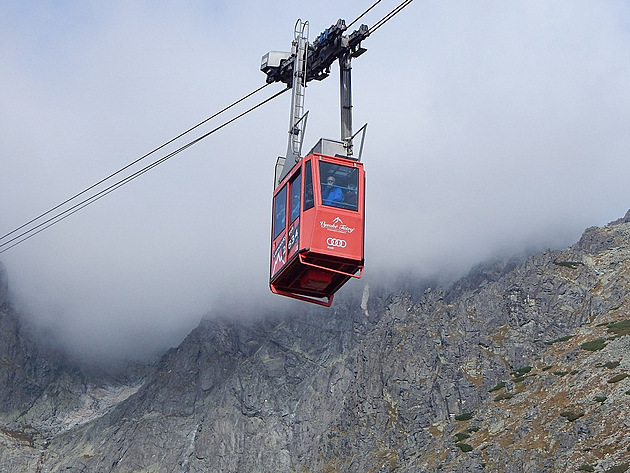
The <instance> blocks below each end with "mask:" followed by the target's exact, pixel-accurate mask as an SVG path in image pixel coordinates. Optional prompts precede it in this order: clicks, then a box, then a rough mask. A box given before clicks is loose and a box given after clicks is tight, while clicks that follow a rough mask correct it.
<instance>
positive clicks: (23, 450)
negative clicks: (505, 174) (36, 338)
mask: <svg viewBox="0 0 630 473" xmlns="http://www.w3.org/2000/svg"><path fill="white" fill-rule="evenodd" d="M629 284H630V213H629V214H628V215H626V217H625V218H623V219H620V220H618V221H616V222H613V223H611V224H609V225H608V226H606V227H603V228H590V229H588V230H587V231H586V232H585V233H584V235H583V236H582V238H581V240H580V241H579V242H578V243H577V244H576V245H574V246H572V247H570V248H568V249H567V250H564V251H547V252H544V253H542V254H538V255H536V256H533V257H530V258H528V259H526V260H524V261H516V260H514V261H501V262H496V263H493V264H487V265H484V266H481V267H479V268H476V269H475V270H473V271H472V272H471V273H470V274H469V275H468V276H467V277H466V278H464V279H462V280H460V281H458V282H457V283H455V284H453V285H451V286H449V287H447V288H429V289H426V290H425V288H424V287H417V288H416V289H417V290H418V291H420V292H421V293H423V295H422V297H419V298H416V297H414V298H412V297H410V296H409V295H407V294H396V295H393V296H390V295H388V294H386V293H383V292H379V291H375V290H374V289H370V288H369V287H367V286H366V287H365V289H364V290H363V293H361V294H355V295H352V294H351V295H348V296H347V297H346V298H345V300H343V301H342V302H341V303H340V304H337V305H336V306H335V307H334V308H333V309H321V308H312V307H306V306H304V305H297V306H296V310H295V312H293V313H291V314H266V315H264V316H260V317H258V318H256V319H255V320H242V319H239V317H238V314H227V315H225V316H223V317H216V318H213V319H210V318H209V319H206V320H204V321H202V323H201V324H200V325H199V327H198V328H197V329H196V330H194V331H193V332H192V333H191V334H190V335H189V336H188V337H187V338H186V340H184V342H183V343H182V344H181V345H180V346H179V347H178V348H177V349H173V350H171V351H169V352H168V353H166V354H165V355H164V357H163V358H162V360H161V362H160V364H159V366H157V368H156V370H155V373H154V375H153V376H151V377H150V378H148V380H147V381H146V382H144V383H143V384H142V385H141V386H140V381H141V380H137V382H136V384H134V383H127V384H124V383H120V384H118V385H108V386H103V387H101V389H104V390H106V389H109V390H110V391H109V392H108V394H107V393H106V394H104V396H106V397H107V399H108V400H109V401H110V402H109V403H108V404H107V408H103V409H101V410H99V409H96V408H93V409H92V410H91V411H90V410H89V409H88V410H85V409H84V414H85V415H84V416H81V415H80V414H81V410H80V409H79V408H78V407H75V408H74V410H73V409H71V408H68V407H66V408H65V409H66V410H65V411H64V412H65V414H64V415H62V416H57V417H56V418H55V419H56V420H55V421H54V422H52V424H54V425H52V424H51V425H49V426H48V428H47V429H45V428H42V427H41V425H42V424H44V421H43V420H42V419H43V417H42V415H41V414H40V415H39V416H34V415H33V414H32V412H31V411H32V409H29V408H28V404H27V403H22V404H21V405H22V406H23V407H22V408H21V409H22V411H23V414H21V416H15V415H13V416H10V415H5V417H4V419H5V420H4V421H3V422H4V424H3V425H4V427H3V428H2V430H0V432H2V433H3V435H4V437H0V439H2V438H4V439H5V443H4V444H3V446H4V447H5V450H4V452H5V453H0V471H15V472H21V471H25V472H26V471H40V472H51V473H52V472H61V471H73V472H74V471H78V472H81V471H83V472H207V471H220V472H242V471H252V472H257V471H259V472H268V471H295V472H311V471H312V472H355V471H366V472H367V471H370V472H390V471H397V472H409V473H411V472H414V473H416V472H434V471H444V472H447V471H448V472H481V471H488V472H514V473H516V472H547V471H562V472H564V471H598V472H608V473H615V472H616V473H619V472H623V471H626V470H628V468H629V465H630V451H629V450H628V445H630V420H628V419H630V417H629V416H628V410H629V408H630V377H629V375H630V337H628V335H630V301H629V300H628V294H629V288H630V287H629ZM1 287H2V286H1V285H0V289H1ZM0 292H1V291H0ZM9 312H10V309H9V308H8V306H7V304H6V303H5V304H4V305H3V312H2V314H3V315H2V317H3V318H2V319H0V323H3V324H6V323H8V322H7V320H9V317H8V316H7V314H9ZM11 320H14V318H13V319H11ZM11 323H15V322H11ZM14 332H15V330H14ZM18 332H19V331H18ZM3 333H4V330H3ZM12 340H13V338H12V337H11V336H7V337H4V338H2V339H1V341H0V343H2V345H1V346H0V349H1V350H3V351H2V352H1V353H3V355H2V358H1V359H2V360H5V361H4V362H0V363H4V364H2V365H0V369H1V370H2V371H0V373H5V372H8V371H7V367H8V366H12V367H13V368H12V369H13V375H12V376H13V378H11V379H9V378H6V377H5V378H2V382H3V383H5V382H11V383H14V384H16V383H17V384H19V383H22V384H24V385H26V386H29V384H28V383H29V381H28V380H29V379H31V378H33V379H40V378H38V376H41V373H36V372H35V371H33V369H32V368H27V366H28V365H27V364H25V365H24V366H23V365H21V364H20V363H19V362H17V361H16V359H18V358H16V356H17V355H14V353H19V352H20V351H19V350H16V349H15V348H10V349H8V350H7V349H6V347H5V344H7V345H6V346H9V347H11V346H15V342H14V341H12ZM12 343H13V345H12ZM27 348H28V350H34V347H25V350H26V351H28V350H27ZM18 373H19V374H18ZM5 374H6V373H5ZM3 376H4V375H3ZM56 379H58V378H55V377H54V376H53V377H52V380H51V381H50V383H52V384H55V382H56V381H55V380H56ZM72 379H76V378H72ZM57 383H58V382H57ZM31 384H32V383H31ZM40 384H41V382H40ZM79 386H81V389H82V391H81V393H82V395H83V396H84V397H83V399H85V395H86V392H88V391H89V389H92V391H91V393H92V394H94V392H95V391H94V389H95V388H94V387H93V386H92V388H90V387H89V386H91V385H90V384H89V383H87V382H86V383H83V384H81V383H76V382H74V383H69V387H68V392H70V393H74V395H75V396H77V394H76V392H77V391H76V390H77V389H78V387H79ZM3 389H4V388H3ZM12 389H13V390H8V391H7V390H6V389H5V390H4V391H3V392H4V394H3V396H4V397H3V398H2V399H3V402H4V401H5V400H6V402H8V403H9V405H13V404H15V403H16V402H17V401H16V399H20V398H21V396H22V395H24V393H23V392H22V391H18V390H17V389H24V388H17V387H15V388H12ZM73 389H74V391H73ZM29 392H31V391H29ZM116 393H117V394H116ZM12 396H15V397H12ZM30 396H31V397H30V398H29V397H28V396H26V397H27V398H28V399H31V401H30V402H31V403H33V402H34V404H33V405H38V406H40V409H44V408H45V407H46V406H48V408H52V407H54V406H52V405H51V404H47V403H43V402H42V401H41V399H42V396H43V394H41V390H40V391H36V392H32V393H31V394H30ZM93 397H94V396H93ZM33 399H34V400H35V401H33ZM77 399H81V396H80V395H79V396H78V397H77ZM20 402H21V401H20ZM11 403H13V404H11ZM59 405H61V404H57V406H59ZM24 406H25V407H24ZM63 406H68V404H67V403H65V404H63ZM9 411H10V412H15V406H14V407H13V408H12V409H5V410H4V412H9ZM72 413H74V416H75V417H74V419H76V420H77V422H75V423H72V422H68V419H69V418H72V415H71V414H72ZM29 415H31V417H30V418H31V419H33V418H34V419H35V422H34V424H33V423H31V424H26V423H25V422H24V421H23V419H26V418H29V417H28V416H29ZM79 419H82V420H80V421H79ZM88 420H89V421H88ZM38 422H39V423H38ZM63 422H65V423H63ZM29 426H30V428H31V429H32V430H29ZM53 427H54V428H53ZM7 452H10V453H7ZM20 460H21V461H22V463H20ZM19 465H25V466H19Z"/></svg>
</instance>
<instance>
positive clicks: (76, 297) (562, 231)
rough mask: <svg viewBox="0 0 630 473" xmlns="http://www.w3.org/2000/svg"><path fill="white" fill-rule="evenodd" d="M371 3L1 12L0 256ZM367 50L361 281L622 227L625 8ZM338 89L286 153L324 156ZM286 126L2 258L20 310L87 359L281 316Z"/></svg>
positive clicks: (402, 27)
mask: <svg viewBox="0 0 630 473" xmlns="http://www.w3.org/2000/svg"><path fill="white" fill-rule="evenodd" d="M371 3H372V0H369V1H366V2H359V1H354V0H353V1H347V2H339V1H328V0H326V1H318V2H313V1H309V2H306V1H296V0H290V1H289V0H278V1H276V2H274V3H273V7H272V6H271V4H270V3H269V2H255V1H240V0H229V1H227V0H226V1H202V0H199V1H182V2H163V1H157V2H156V1H153V0H151V1H133V2H130V1H113V2H66V1H63V2H41V1H24V0H20V1H17V0H15V1H13V0H9V1H5V2H3V7H2V10H3V13H2V15H0V62H1V64H2V68H1V72H0V110H1V112H0V120H1V122H0V142H1V143H2V151H1V154H0V156H1V157H0V160H1V161H0V162H1V165H2V167H1V172H0V234H4V233H6V232H8V231H11V230H13V229H14V228H15V227H17V226H19V225H21V224H23V223H25V222H26V221H28V220H29V219H31V218H33V217H35V216H37V215H39V214H40V213H42V212H43V211H46V210H48V209H50V208H51V207H53V206H54V205H56V204H58V203H60V202H61V201H63V200H65V199H66V198H68V197H70V196H72V195H74V194H75V193H77V192H79V191H81V190H83V189H85V188H86V187H88V186H90V185H91V184H93V183H95V182H96V181H98V180H100V179H102V178H104V177H105V176H107V175H109V174H110V173H111V172H113V171H116V170H117V169H119V168H121V167H122V166H124V165H126V164H128V163H130V162H132V161H134V160H135V159H137V158H139V157H140V156H142V155H143V154H145V153H146V152H148V151H150V150H152V149H153V148H155V147H156V146H158V145H160V144H162V143H164V142H165V141H167V140H168V139H170V138H172V137H174V136H175V135H177V134H179V133H180V132H182V131H184V130H186V129H187V128H188V127H190V126H192V125H194V124H196V123H198V122H200V121H201V120H203V119H205V118H206V117H208V116H210V115H212V114H213V113H214V112H216V111H218V110H219V109H221V108H222V107H224V106H225V105H227V104H229V103H231V102H232V101H234V100H236V99H238V98H241V97H242V96H243V95H245V94H247V93H248V92H250V91H252V90H254V89H255V88H257V87H258V86H260V85H262V84H264V79H265V76H264V75H263V74H262V73H261V72H260V71H259V66H260V59H261V56H262V55H263V54H265V53H266V52H267V51H270V50H288V49H289V48H290V43H291V40H292V38H293V27H294V24H295V22H296V20H297V19H298V18H301V19H303V20H308V21H309V24H310V39H311V40H313V39H314V38H315V37H316V36H317V35H318V34H319V33H320V32H321V31H322V30H323V29H325V28H326V27H328V26H330V25H331V24H333V23H335V22H336V21H337V19H338V18H344V19H346V21H347V22H348V23H350V22H351V21H352V20H354V19H355V18H356V17H357V16H358V15H359V14H360V13H362V12H363V11H364V10H365V9H366V8H367V7H368V6H369V5H370V4H371ZM398 3H399V1H398V0H393V1H388V0H385V1H382V2H381V3H380V4H379V5H378V6H377V7H376V8H375V9H374V10H372V11H371V12H370V13H369V14H368V15H367V16H366V17H365V18H363V20H362V21H363V22H365V23H366V24H368V25H373V24H375V23H376V22H377V21H378V20H380V19H381V18H382V17H383V16H385V14H387V13H388V12H389V11H390V10H391V9H392V8H394V7H395V6H396V5H397V4H398ZM363 45H364V47H366V48H367V49H368V52H367V53H366V54H364V55H363V56H361V57H360V58H358V59H356V60H355V61H354V62H353V78H352V79H353V87H354V90H353V93H354V112H355V114H354V123H355V126H356V127H357V128H358V127H359V126H360V125H362V124H363V123H365V122H368V123H369V127H368V133H367V139H366V143H365V149H364V156H363V162H364V163H365V169H366V172H367V179H368V190H367V227H366V245H367V246H366V262H367V269H366V274H367V275H368V276H371V277H378V276H379V275H390V274H392V273H395V272H396V271H399V270H401V269H405V270H406V269H411V270H413V271H414V272H415V273H416V274H418V275H419V276H425V275H426V276H431V275H434V274H444V273H447V274H459V273H463V272H465V271H467V270H468V269H469V268H470V266H471V265H474V264H476V263H478V262H480V261H482V260H484V259H486V258H488V257H491V256H492V255H494V254H497V253H506V252H507V253H509V252H513V251H520V250H522V249H525V248H547V247H551V248H560V247H563V246H566V245H569V244H572V243H574V242H575V241H576V240H577V239H578V238H579V237H580V234H581V233H582V231H583V230H584V228H586V227H588V226H591V225H603V224H606V223H607V222H609V221H611V220H614V219H616V218H618V217H621V216H623V214H624V213H625V212H626V211H627V210H628V208H630V186H628V181H627V176H628V175H630V159H628V157H629V151H630V132H629V131H628V130H630V54H628V51H630V4H629V3H628V2H627V1H625V0H618V1H612V0H598V1H592V0H585V1H578V0H575V1H570V0H563V1H535V0H526V1H525V0H523V1H518V0H516V1H510V2H506V1H504V0H494V1H475V2H470V1H466V0H460V1H456V0H451V1H446V2H445V1H443V0H416V1H415V2H413V3H412V4H411V5H410V6H408V7H407V8H406V9H405V10H403V11H402V13H400V14H399V15H398V16H396V17H395V18H394V19H392V20H391V21H389V22H388V23H386V24H385V26H383V27H382V28H380V29H379V30H378V31H376V32H375V33H374V35H373V36H371V37H370V38H368V39H367V40H366V41H365V42H364V44H363ZM282 87H283V86H282V85H279V84H275V85H273V86H270V87H268V88H267V89H265V91H263V92H262V93H261V94H259V95H258V96H256V97H255V98H254V99H253V100H250V101H249V102H248V103H247V104H245V105H249V106H251V105H254V104H255V103H257V102H258V101H260V100H262V99H263V98H265V97H266V96H269V95H271V94H272V93H274V92H276V91H278V90H281V89H282ZM338 89H339V83H338V69H337V66H336V65H335V67H334V68H333V74H332V75H331V77H330V78H328V79H327V80H326V81H323V82H315V83H311V84H310V85H309V87H308V88H307V90H306V109H308V110H310V115H309V122H308V129H307V133H306V137H305V143H304V148H305V149H310V147H311V146H312V145H313V144H315V142H316V141H317V140H318V139H319V138H320V137H328V138H333V139H338V138H339V104H338V100H339V97H338ZM289 104H290V95H289V94H285V95H282V96H281V97H280V98H278V99H276V100H275V101H273V102H272V103H270V104H268V105H266V106H265V107H264V108H261V109H259V110H257V111H256V112H254V113H252V114H250V115H248V116H247V117H245V118H243V119H241V120H238V121H237V122H236V123H234V124H232V125H230V126H229V127H228V128H225V129H223V130H221V131H220V132H218V133H216V134H214V135H212V136H211V137H209V138H207V139H206V140H204V141H202V142H201V143H199V144H197V145H195V146H194V147H192V148H190V149H188V150H186V151H185V152H183V153H181V154H180V155H178V156H176V157H175V158H173V159H171V160H170V161H168V162H166V163H164V164H162V165H160V166H158V167H157V168H155V169H154V170H152V171H150V172H149V173H147V174H145V175H143V176H142V177H140V178H138V179H137V180H135V181H133V182H132V183H130V184H128V185H126V186H124V187H122V188H121V189H119V190H117V191H116V192H113V193H112V194H110V195H108V196H107V197H105V198H103V199H101V200H99V201H98V202H97V203H95V204H93V205H91V206H89V207H87V208H86V209H84V210H82V211H80V212H78V213H77V214H75V215H73V216H71V217H69V218H68V219H66V220H64V221H63V222H61V223H60V224H58V225H56V226H54V227H52V228H50V229H48V230H46V231H45V232H42V233H41V234H39V235H37V236H36V237H34V238H32V239H30V240H29V241H27V242H25V243H23V244H21V245H19V246H17V247H15V248H13V249H11V250H10V251H7V252H5V253H3V254H2V255H0V260H1V261H3V262H4V264H5V265H6V266H7V269H8V270H9V274H10V284H11V288H12V290H13V292H14V293H15V294H16V296H18V298H19V300H20V301H22V306H21V307H22V308H23V309H24V310H28V311H29V313H30V314H31V315H32V317H33V319H34V320H36V321H37V322H38V323H39V324H42V325H43V326H45V327H48V328H50V330H51V336H54V337H56V338H58V339H60V340H61V341H62V342H63V343H64V344H66V345H67V346H68V347H70V348H71V350H73V351H74V352H76V353H79V354H81V356H85V357H88V358H99V357H107V356H121V355H124V354H133V355H142V354H144V353H147V352H149V351H150V350H151V349H152V348H155V347H163V346H168V345H172V344H175V345H176V344H177V343H179V340H180V339H181V337H182V336H183V335H184V334H185V333H186V332H187V331H189V330H190V329H191V328H192V327H194V326H195V325H196V323H197V322H198V320H199V318H200V316H201V315H203V314H204V313H206V312H208V311H209V310H211V309H212V307H213V305H214V304H215V303H216V300H217V298H220V297H228V298H230V299H233V300H235V301H239V302H245V303H248V304H250V305H263V304H270V303H278V304H279V305H280V306H282V305H283V304H284V302H283V301H282V300H281V299H282V298H280V297H278V296H273V295H271V294H269V293H268V285H267V284H268V258H269V233H270V230H269V226H270V201H271V198H270V197H271V192H272V175H273V165H274V162H275V159H276V157H277V156H278V155H280V154H283V153H284V152H285V151H286V146H287V144H286V143H287V129H288V119H289ZM239 110H240V111H242V110H244V108H243V107H241V108H240V109H239ZM231 116H233V115H225V116H222V117H220V118H219V119H218V120H216V121H214V122H212V123H210V124H208V125H206V126H204V127H203V129H201V130H199V132H194V133H192V134H191V135H190V136H191V138H194V137H197V136H199V135H200V134H202V133H203V132H206V131H208V130H210V129H211V128H213V126H216V125H219V124H221V123H222V122H223V121H224V120H226V119H228V118H230V117H231ZM183 143H184V142H182V143H181V144H183ZM163 155H164V153H162V154H158V155H156V156H155V158H157V157H161V156H163ZM155 158H153V159H155ZM146 162H147V163H148V162H149V161H148V160H146Z"/></svg>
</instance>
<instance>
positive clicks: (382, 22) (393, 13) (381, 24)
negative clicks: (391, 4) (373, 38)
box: [370, 0, 413, 34]
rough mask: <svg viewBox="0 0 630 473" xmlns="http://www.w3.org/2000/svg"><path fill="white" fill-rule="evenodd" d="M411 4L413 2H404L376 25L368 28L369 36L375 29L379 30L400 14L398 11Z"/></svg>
mask: <svg viewBox="0 0 630 473" xmlns="http://www.w3.org/2000/svg"><path fill="white" fill-rule="evenodd" d="M411 2H413V0H405V1H404V2H402V3H401V4H400V5H398V6H397V7H396V8H394V9H393V10H392V11H390V12H389V13H388V14H387V15H385V16H384V17H383V18H382V19H381V20H380V21H379V22H378V23H376V24H375V25H374V26H373V27H372V28H370V34H372V33H374V32H375V31H376V30H377V29H379V28H380V27H381V26H383V25H384V24H385V23H387V22H388V21H389V20H391V19H392V18H393V17H394V16H396V15H397V14H398V13H400V11H401V10H402V9H403V8H405V7H406V6H407V5H409V4H410V3H411Z"/></svg>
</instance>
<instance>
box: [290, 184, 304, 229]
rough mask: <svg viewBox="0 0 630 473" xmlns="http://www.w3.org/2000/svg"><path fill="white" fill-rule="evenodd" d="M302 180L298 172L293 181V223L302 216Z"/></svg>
mask: <svg viewBox="0 0 630 473" xmlns="http://www.w3.org/2000/svg"><path fill="white" fill-rule="evenodd" d="M301 191H302V179H301V175H300V173H299V172H298V173H297V176H295V178H294V179H293V181H291V200H290V202H291V222H293V221H294V220H295V219H296V218H298V217H299V216H300V195H301V194H302V192H301Z"/></svg>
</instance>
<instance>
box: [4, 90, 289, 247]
mask: <svg viewBox="0 0 630 473" xmlns="http://www.w3.org/2000/svg"><path fill="white" fill-rule="evenodd" d="M288 90H290V89H289V88H285V89H282V90H281V91H279V92H277V93H275V94H274V95H272V96H271V97H268V98H267V99H265V100H263V101H262V102H259V103H258V104H256V105H254V106H253V107H251V108H249V109H247V110H245V111H244V112H242V113H240V114H239V115H237V116H236V117H234V118H232V119H230V120H228V121H226V122H225V123H223V124H221V125H219V126H217V127H216V128H213V129H212V130H210V131H209V132H207V133H205V134H203V135H201V136H200V137H198V138H196V139H194V140H193V141H191V142H189V143H187V144H185V145H184V146H182V147H180V148H178V149H176V150H175V151H173V152H171V153H169V154H167V155H166V156H163V157H162V158H160V159H158V160H156V161H154V162H152V163H151V164H149V165H148V166H145V167H144V168H142V169H140V170H139V171H136V172H135V173H133V174H131V175H130V176H127V177H125V178H124V179H121V180H120V181H118V182H116V183H115V184H112V185H111V186H109V187H107V188H106V189H103V190H101V191H100V192H98V193H96V194H94V195H92V196H91V197H88V198H87V199H84V200H83V201H81V202H79V203H78V204H75V205H74V206H72V207H70V208H68V209H66V210H64V211H63V212H60V213H58V214H57V215H55V216H53V217H51V218H49V219H48V220H46V221H44V222H42V223H40V224H38V225H37V226H35V227H33V228H31V229H29V230H27V231H25V232H23V233H21V234H19V235H17V236H15V237H14V238H12V239H11V240H8V241H6V242H5V243H2V244H0V248H2V247H3V246H6V245H8V244H9V243H12V242H15V243H13V244H12V245H10V246H8V247H6V248H4V249H0V254H2V253H4V252H5V251H8V250H10V249H11V248H13V247H15V246H17V245H19V244H20V243H22V242H24V241H26V240H28V239H30V238H32V237H34V236H35V235H37V234H38V233H41V232H43V231H44V230H46V229H47V228H50V227H51V226H53V225H55V224H56V223H59V222H61V221H62V220H64V219H66V218H68V217H69V216H70V215H72V214H75V213H76V212H78V211H79V210H82V209H83V208H85V207H87V206H88V205H90V204H92V203H94V202H96V201H97V200H99V199H101V198H103V197H105V196H106V195H107V194H109V193H111V192H114V191H115V190H116V189H118V188H120V187H122V186H124V185H125V184H127V183H129V182H131V181H133V180H134V179H136V178H137V177H140V176H141V175H142V174H144V173H145V172H148V171H150V170H151V169H153V168H154V167H156V166H158V165H160V164H162V163H163V162H165V161H168V160H169V159H171V158H172V157H173V156H176V155H177V154H179V153H181V152H182V151H184V150H186V149H188V148H190V147H191V146H193V145H195V144H197V143H199V142H200V141H201V140H203V139H205V138H207V137H208V136H210V135H212V134H213V133H215V132H217V131H219V130H220V129H222V128H224V127H226V126H227V125H229V124H230V123H233V122H235V121H236V120H238V119H239V118H242V117H243V116H245V115H247V114H248V113H250V112H252V111H254V110H256V109H257V108H259V107H261V106H262V105H264V104H266V103H268V102H270V101H272V100H273V99H275V98H276V97H278V96H280V95H282V94H283V93H285V92H287V91H288ZM35 230H37V231H35ZM22 237H24V238H22Z"/></svg>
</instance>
